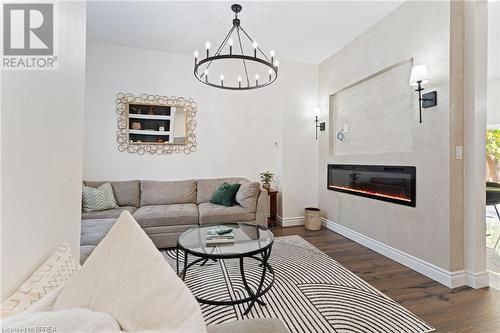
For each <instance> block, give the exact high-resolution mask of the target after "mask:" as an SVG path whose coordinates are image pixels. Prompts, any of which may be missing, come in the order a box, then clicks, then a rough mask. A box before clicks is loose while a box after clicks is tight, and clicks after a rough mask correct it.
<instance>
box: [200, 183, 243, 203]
mask: <svg viewBox="0 0 500 333" xmlns="http://www.w3.org/2000/svg"><path fill="white" fill-rule="evenodd" d="M245 181H248V180H246V179H245V178H239V177H233V178H214V179H198V180H197V181H196V182H197V183H198V185H197V198H196V202H197V203H198V204H200V203H203V202H210V200H212V196H213V194H214V192H215V190H216V189H218V188H219V186H221V185H222V184H223V183H228V184H239V183H242V182H245Z"/></svg>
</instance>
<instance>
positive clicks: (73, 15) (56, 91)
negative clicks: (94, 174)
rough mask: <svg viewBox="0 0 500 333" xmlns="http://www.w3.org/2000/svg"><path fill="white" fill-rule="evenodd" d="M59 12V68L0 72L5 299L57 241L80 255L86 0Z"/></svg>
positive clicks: (65, 4) (62, 6) (63, 6)
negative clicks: (68, 245) (68, 244)
mask: <svg viewBox="0 0 500 333" xmlns="http://www.w3.org/2000/svg"><path fill="white" fill-rule="evenodd" d="M59 11H60V30H59V34H60V44H59V45H60V54H59V61H60V63H59V65H60V66H59V70H57V71H17V72H2V79H1V81H2V101H1V105H2V115H1V116H2V120H1V149H2V150H1V157H2V170H1V172H2V174H1V183H2V189H1V200H2V202H1V206H2V211H1V229H2V230H1V267H2V284H1V286H2V288H1V289H2V290H1V298H2V300H3V299H5V298H6V297H8V296H9V295H10V294H11V293H12V292H13V291H14V290H15V289H17V288H18V287H19V286H20V285H21V284H22V283H23V282H24V281H25V279H26V278H28V277H29V276H30V275H31V273H32V272H33V271H34V270H35V269H36V268H37V267H38V266H39V265H40V264H42V263H43V262H44V261H45V259H47V257H48V256H49V255H50V254H51V253H52V252H53V251H54V250H55V249H56V248H57V247H58V246H59V245H60V244H62V243H64V242H69V243H70V244H71V247H72V251H73V252H74V253H75V254H76V255H77V256H79V246H80V201H81V199H80V193H81V175H82V144H83V112H84V106H83V103H84V88H85V86H84V75H85V74H84V73H85V24H86V4H85V3H83V2H61V3H60V4H59Z"/></svg>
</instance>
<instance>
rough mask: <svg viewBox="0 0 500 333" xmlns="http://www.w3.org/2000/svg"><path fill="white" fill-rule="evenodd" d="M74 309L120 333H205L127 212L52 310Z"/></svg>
mask: <svg viewBox="0 0 500 333" xmlns="http://www.w3.org/2000/svg"><path fill="white" fill-rule="evenodd" d="M75 307H79V308H88V309H91V310H94V311H99V312H106V313H109V314H110V315H111V316H112V317H113V318H114V319H115V320H116V321H117V322H118V323H119V324H120V326H121V328H122V329H123V330H124V331H138V330H164V331H169V332H179V333H204V332H206V326H205V323H204V320H203V316H202V314H201V309H200V306H199V305H198V303H197V302H196V299H195V298H194V296H193V295H192V294H191V292H190V291H189V289H188V288H187V287H186V285H185V284H184V282H183V281H182V280H181V279H180V278H179V277H178V276H177V274H175V272H174V271H173V270H172V268H171V267H170V266H169V265H168V264H167V262H166V261H165V259H164V258H163V256H162V255H161V253H160V251H158V249H157V248H156V247H155V246H154V244H153V242H152V241H151V240H150V239H149V237H148V236H147V235H146V233H145V232H144V231H143V230H142V229H141V227H140V226H139V225H138V224H137V222H136V221H135V220H134V218H133V217H132V215H130V213H129V212H127V211H124V212H123V213H122V214H121V215H120V218H119V219H118V222H117V223H115V225H114V226H113V227H112V228H111V230H110V231H109V233H108V234H107V235H106V237H104V239H103V240H102V241H101V242H100V243H99V245H98V246H97V247H96V248H95V250H94V252H92V254H91V255H90V257H89V258H88V259H87V261H86V262H85V264H84V265H83V266H82V268H81V269H80V270H79V272H78V274H77V275H76V276H75V277H73V279H71V280H70V281H68V283H67V284H66V285H65V287H64V288H63V290H62V291H61V293H60V294H59V296H58V297H57V299H56V302H55V305H54V310H61V309H68V308H75Z"/></svg>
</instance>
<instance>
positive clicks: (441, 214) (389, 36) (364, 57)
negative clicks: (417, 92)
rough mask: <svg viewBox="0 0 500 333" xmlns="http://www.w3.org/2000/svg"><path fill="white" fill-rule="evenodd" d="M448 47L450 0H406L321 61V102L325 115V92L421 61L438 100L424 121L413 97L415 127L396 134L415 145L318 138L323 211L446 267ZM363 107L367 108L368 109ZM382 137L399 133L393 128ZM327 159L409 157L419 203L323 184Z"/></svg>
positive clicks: (404, 160)
mask: <svg viewBox="0 0 500 333" xmlns="http://www.w3.org/2000/svg"><path fill="white" fill-rule="evenodd" d="M449 49H450V4H449V3H448V2H411V1H409V2H406V3H404V4H403V5H401V6H400V7H399V8H398V9H396V10H395V11H394V12H392V13H391V14H389V15H388V16H387V17H385V18H384V19H383V20H381V21H380V22H379V23H377V24H376V25H375V26H374V27H372V28H371V29H370V30H368V31H367V32H365V33H363V34H362V35H360V36H359V37H358V38H356V39H355V40H353V41H352V42H351V43H349V44H348V45H347V46H346V47H344V48H343V49H342V50H340V51H339V52H337V53H336V54H334V55H333V56H331V57H330V58H328V59H327V60H326V61H324V62H323V63H321V64H320V74H319V75H320V104H321V107H322V111H323V112H324V117H323V119H328V116H327V110H328V103H329V95H330V94H333V93H335V92H337V91H338V90H340V89H342V88H344V87H347V86H349V85H350V84H353V83H355V82H357V81H359V80H361V79H364V78H366V77H368V76H370V75H372V74H374V73H376V72H378V71H380V70H383V69H385V68H388V67H390V66H392V65H394V64H396V63H399V62H401V61H404V60H406V59H409V58H413V60H414V63H415V64H420V63H423V64H426V65H427V67H428V69H429V75H430V79H431V82H430V83H429V84H427V85H426V86H425V88H426V90H427V91H432V90H437V93H438V105H437V106H436V107H434V108H430V109H423V111H422V113H423V123H422V124H419V123H418V104H417V101H416V100H415V99H414V103H413V123H412V124H413V128H412V129H411V131H409V132H408V133H405V134H402V135H404V136H413V139H414V145H413V151H411V152H406V153H379V154H359V155H355V156H353V155H349V156H336V155H330V154H329V146H328V144H329V140H328V135H327V134H325V135H324V136H322V137H321V142H320V154H319V177H318V179H319V184H318V188H319V206H320V208H321V209H323V210H324V212H325V215H326V218H327V219H329V220H332V221H334V222H336V223H339V224H341V225H342V226H344V227H347V228H349V229H351V230H354V231H356V232H358V233H361V234H362V235H365V236H367V237H369V238H372V239H374V240H376V241H378V242H381V243H383V244H385V245H388V246H390V247H393V248H396V249H398V250H401V251H403V252H405V253H407V254H409V255H411V256H414V257H416V258H418V259H421V260H424V261H426V262H428V263H431V264H433V265H436V266H438V267H441V268H443V269H445V270H449V269H450V246H449V235H450V231H449V185H450V180H449V157H450V156H449V141H450V139H449V132H450V106H449V98H450V97H449V85H450V82H449V72H450V51H449ZM414 98H416V96H415V97H414ZM366 112H367V115H368V113H369V112H370V110H366ZM386 125H387V126H397V124H393V123H387V124H386ZM400 135H401V134H400ZM386 139H387V140H404V139H405V138H404V137H401V136H397V135H394V136H389V137H387V138H386ZM328 163H346V164H349V163H351V164H384V165H391V164H393V165H414V166H416V167H417V184H416V186H417V188H416V191H417V198H416V202H417V206H416V208H412V207H405V206H400V205H396V204H391V203H387V202H383V201H377V200H372V199H367V198H362V197H357V196H352V195H349V194H343V193H339V192H333V191H328V190H327V189H326V167H327V164H328Z"/></svg>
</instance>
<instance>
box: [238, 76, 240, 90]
mask: <svg viewBox="0 0 500 333" xmlns="http://www.w3.org/2000/svg"><path fill="white" fill-rule="evenodd" d="M238 87H240V88H241V76H238Z"/></svg>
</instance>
